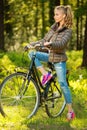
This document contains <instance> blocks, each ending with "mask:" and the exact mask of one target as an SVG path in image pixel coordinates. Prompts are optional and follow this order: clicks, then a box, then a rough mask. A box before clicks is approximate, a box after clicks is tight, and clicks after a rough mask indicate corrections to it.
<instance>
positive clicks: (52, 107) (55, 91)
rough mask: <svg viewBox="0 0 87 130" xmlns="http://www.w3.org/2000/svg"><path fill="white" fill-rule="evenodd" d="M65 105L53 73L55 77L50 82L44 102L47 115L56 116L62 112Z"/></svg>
mask: <svg viewBox="0 0 87 130" xmlns="http://www.w3.org/2000/svg"><path fill="white" fill-rule="evenodd" d="M54 82H55V83H54ZM65 106H66V102H65V99H64V96H63V93H62V91H61V89H60V85H59V84H58V82H57V81H56V75H55V78H54V79H53V81H52V82H51V83H50V87H49V91H48V94H47V100H46V104H45V108H46V112H47V115H48V116H49V117H52V118H56V117H58V116H60V115H61V114H62V112H63V111H64V108H65Z"/></svg>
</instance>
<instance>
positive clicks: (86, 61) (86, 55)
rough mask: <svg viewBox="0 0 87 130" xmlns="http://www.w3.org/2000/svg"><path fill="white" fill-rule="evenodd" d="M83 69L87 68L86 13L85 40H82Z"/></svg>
mask: <svg viewBox="0 0 87 130" xmlns="http://www.w3.org/2000/svg"><path fill="white" fill-rule="evenodd" d="M82 66H83V67H87V13H86V23H85V38H84V46H83V62H82Z"/></svg>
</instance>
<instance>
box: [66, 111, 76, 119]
mask: <svg viewBox="0 0 87 130" xmlns="http://www.w3.org/2000/svg"><path fill="white" fill-rule="evenodd" d="M74 118H75V113H74V111H71V112H68V113H67V120H68V121H70V120H73V119H74Z"/></svg>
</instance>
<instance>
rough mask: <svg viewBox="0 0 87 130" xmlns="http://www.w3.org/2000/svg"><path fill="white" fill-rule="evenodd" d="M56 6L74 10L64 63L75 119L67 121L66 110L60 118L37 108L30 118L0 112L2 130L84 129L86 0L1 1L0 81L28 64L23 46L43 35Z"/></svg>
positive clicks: (86, 105) (86, 115)
mask: <svg viewBox="0 0 87 130" xmlns="http://www.w3.org/2000/svg"><path fill="white" fill-rule="evenodd" d="M58 5H71V7H72V10H73V13H74V18H73V27H72V29H73V34H72V39H71V41H70V42H69V44H68V49H67V50H68V51H67V55H68V61H67V66H68V68H69V69H70V76H69V83H70V89H71V92H72V97H73V107H74V109H75V113H76V119H75V120H74V121H73V122H70V123H67V122H66V119H65V116H66V110H65V112H64V113H63V115H62V117H61V118H56V119H50V118H48V117H47V115H46V113H45V112H44V110H43V108H40V109H39V111H38V113H37V114H36V115H35V117H34V118H33V119H31V120H25V119H19V118H18V115H17V117H15V119H13V120H8V119H4V118H3V117H2V116H1V115H0V129H1V130H3V129H4V130H53V129H54V130H87V0H76V1H75V0H72V1H71V0H0V83H1V82H2V80H3V79H4V78H5V77H6V76H7V75H9V74H10V73H12V72H14V71H15V70H16V69H17V70H19V69H21V68H20V67H22V69H21V70H23V68H26V67H28V66H29V59H28V57H27V55H25V60H24V63H23V62H22V58H23V57H22V56H23V55H22V53H23V47H24V45H26V44H27V43H30V42H32V41H37V40H39V39H41V38H43V37H44V35H45V34H46V32H47V31H48V30H49V29H50V26H51V25H52V24H53V23H54V19H53V15H54V7H55V6H58ZM12 116H14V114H13V113H12Z"/></svg>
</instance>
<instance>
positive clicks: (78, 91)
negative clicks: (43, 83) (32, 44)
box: [0, 51, 87, 130]
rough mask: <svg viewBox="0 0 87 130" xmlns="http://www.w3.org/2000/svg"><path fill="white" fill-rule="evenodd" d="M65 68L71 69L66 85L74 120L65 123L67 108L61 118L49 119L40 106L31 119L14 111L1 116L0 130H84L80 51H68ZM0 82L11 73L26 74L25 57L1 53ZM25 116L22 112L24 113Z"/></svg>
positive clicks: (85, 83)
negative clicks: (21, 71) (67, 85)
mask: <svg viewBox="0 0 87 130" xmlns="http://www.w3.org/2000/svg"><path fill="white" fill-rule="evenodd" d="M67 54H68V57H69V59H68V61H67V67H68V69H69V70H70V74H69V84H70V86H69V87H70V90H71V93H72V98H73V108H74V110H75V113H76V118H75V119H74V120H73V121H71V122H68V121H67V120H66V114H67V108H66V109H65V110H64V112H63V114H62V115H61V117H58V118H55V119H52V118H49V117H48V116H47V114H46V112H45V108H44V106H42V107H39V109H38V111H37V113H36V115H35V116H34V117H33V118H31V119H26V118H21V116H20V115H18V114H16V113H15V112H14V111H15V110H14V108H13V109H12V112H11V111H10V113H9V115H8V116H7V117H6V118H4V117H2V115H0V130H87V69H85V68H81V67H80V65H81V62H82V51H71V52H67ZM0 66H1V67H0V83H1V82H2V80H3V79H4V78H5V77H6V76H7V75H9V74H10V73H13V72H14V71H17V70H21V68H23V69H22V70H23V71H26V68H27V67H28V57H27V55H25V59H24V60H23V59H22V54H21V53H20V54H18V53H16V52H9V53H4V52H3V53H1V54H0ZM24 114H25V112H24Z"/></svg>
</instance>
